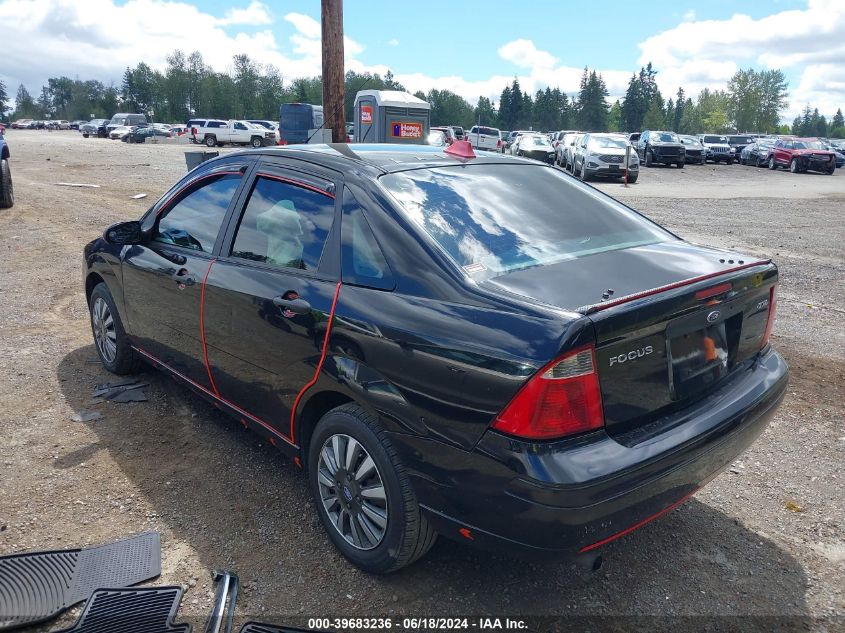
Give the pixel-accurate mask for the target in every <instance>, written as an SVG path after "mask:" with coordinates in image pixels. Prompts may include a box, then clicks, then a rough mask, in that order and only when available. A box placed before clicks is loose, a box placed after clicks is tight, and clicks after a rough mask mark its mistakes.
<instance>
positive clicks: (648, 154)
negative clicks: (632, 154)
mask: <svg viewBox="0 0 845 633" xmlns="http://www.w3.org/2000/svg"><path fill="white" fill-rule="evenodd" d="M636 148H637V155H638V156H639V157H640V161H641V162H642V163H643V164H644V165H645V166H646V167H651V166H652V165H653V164H654V163H662V164H664V165H672V164H675V165H677V166H678V167H679V168H680V169H683V167H684V163H685V162H686V150H685V149H684V144H683V143H681V139H679V138H678V135H677V134H675V133H674V132H661V131H655V130H644V131H643V132H642V133H641V134H640V138H639V139H638V140H637V144H636Z"/></svg>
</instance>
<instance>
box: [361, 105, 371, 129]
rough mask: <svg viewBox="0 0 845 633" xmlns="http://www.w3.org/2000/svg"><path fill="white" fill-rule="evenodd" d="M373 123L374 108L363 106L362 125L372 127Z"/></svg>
mask: <svg viewBox="0 0 845 633" xmlns="http://www.w3.org/2000/svg"><path fill="white" fill-rule="evenodd" d="M372 123H373V106H369V105H365V106H361V125H372Z"/></svg>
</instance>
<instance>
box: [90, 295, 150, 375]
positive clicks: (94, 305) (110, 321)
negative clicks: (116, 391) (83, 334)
mask: <svg viewBox="0 0 845 633" xmlns="http://www.w3.org/2000/svg"><path fill="white" fill-rule="evenodd" d="M88 316H89V318H90V320H91V333H92V334H93V336H94V348H95V349H96V350H97V356H99V358H100V362H101V363H102V364H103V367H105V368H106V369H108V370H109V371H110V372H111V373H113V374H117V375H119V376H124V375H126V374H134V373H136V372H138V371H139V370H140V369H141V359H140V357H139V356H138V354H137V353H136V352H135V350H133V349H132V347H131V346H130V345H129V337H128V336H127V335H126V330H124V329H123V322H122V321H121V320H120V314H118V312H117V307H116V306H115V304H114V299H113V298H112V296H111V292H109V289H108V286H106V284H105V283H99V284H97V285H96V286H94V290H92V291H91V297H90V298H89V299H88ZM106 339H108V340H111V341H112V342H113V349H112V346H110V345H109V344H108V343H106V342H105V341H106Z"/></svg>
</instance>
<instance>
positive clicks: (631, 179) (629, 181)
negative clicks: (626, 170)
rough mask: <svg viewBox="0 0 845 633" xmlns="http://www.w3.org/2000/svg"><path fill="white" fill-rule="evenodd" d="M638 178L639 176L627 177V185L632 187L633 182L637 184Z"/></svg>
mask: <svg viewBox="0 0 845 633" xmlns="http://www.w3.org/2000/svg"><path fill="white" fill-rule="evenodd" d="M638 177H639V174H634V175H633V176H631V175H629V176H628V184H629V185H633V184H634V183H635V182H637V178H638Z"/></svg>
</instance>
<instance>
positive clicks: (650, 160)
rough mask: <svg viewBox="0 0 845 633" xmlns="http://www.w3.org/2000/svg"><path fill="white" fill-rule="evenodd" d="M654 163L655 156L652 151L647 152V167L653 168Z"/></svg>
mask: <svg viewBox="0 0 845 633" xmlns="http://www.w3.org/2000/svg"><path fill="white" fill-rule="evenodd" d="M653 161H654V156H653V155H652V153H651V151H650V150H646V151H645V166H646V167H651V166H652V163H653Z"/></svg>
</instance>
